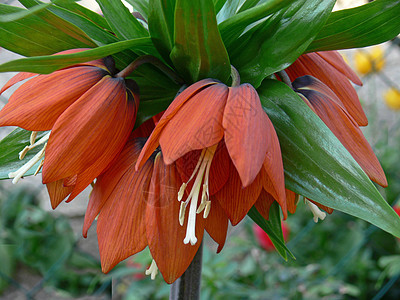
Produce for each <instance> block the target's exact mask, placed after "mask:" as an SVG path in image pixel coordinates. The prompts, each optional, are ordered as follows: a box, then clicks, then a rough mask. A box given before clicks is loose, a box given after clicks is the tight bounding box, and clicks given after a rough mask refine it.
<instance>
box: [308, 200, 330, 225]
mask: <svg viewBox="0 0 400 300" xmlns="http://www.w3.org/2000/svg"><path fill="white" fill-rule="evenodd" d="M304 202H305V203H306V204H307V205H308V207H309V208H310V210H311V212H312V213H313V215H314V217H313V220H314V222H315V223H318V219H321V221H323V220H324V219H325V217H326V213H324V212H323V211H321V210H320V209H319V208H318V206H316V205H315V204H314V203H312V202H310V201H308V200H307V199H304Z"/></svg>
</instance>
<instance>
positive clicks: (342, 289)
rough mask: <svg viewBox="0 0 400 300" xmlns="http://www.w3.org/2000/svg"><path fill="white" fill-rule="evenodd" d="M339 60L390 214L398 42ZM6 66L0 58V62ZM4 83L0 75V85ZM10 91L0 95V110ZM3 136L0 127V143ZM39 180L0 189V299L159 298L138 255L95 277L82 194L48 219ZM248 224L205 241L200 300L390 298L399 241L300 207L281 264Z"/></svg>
mask: <svg viewBox="0 0 400 300" xmlns="http://www.w3.org/2000/svg"><path fill="white" fill-rule="evenodd" d="M1 2H2V3H5V2H6V3H7V4H13V5H18V3H16V1H5V0H2V1H1ZM364 2H365V1H351V0H350V1H338V3H337V5H338V7H340V8H343V7H352V6H356V5H359V4H362V3H364ZM80 3H82V4H85V5H88V6H90V7H92V5H93V3H94V1H89V0H87V1H81V2H80ZM92 8H93V7H92ZM94 9H95V10H96V8H94ZM341 53H342V55H343V56H344V57H345V59H346V60H347V62H348V63H349V64H350V65H351V66H352V67H353V68H354V69H355V70H356V71H357V72H358V74H359V76H360V77H361V78H362V81H363V83H364V86H363V87H356V89H357V91H358V93H359V97H360V100H361V102H362V105H363V107H364V110H365V111H366V114H367V116H368V119H369V126H368V127H366V128H363V132H364V134H365V135H366V137H367V139H368V141H369V142H370V144H371V145H372V147H373V148H374V152H375V153H376V154H377V156H378V158H379V160H380V162H381V164H382V166H383V168H384V170H385V173H386V176H387V179H388V182H389V187H388V188H386V189H382V188H379V190H380V191H381V193H382V195H383V196H384V197H385V199H386V200H387V201H388V202H389V203H390V204H391V205H392V206H394V207H395V208H396V207H400V201H399V198H400V38H396V39H394V40H392V41H390V42H387V43H385V44H382V45H379V46H375V47H370V48H365V49H358V50H348V51H343V52H341ZM15 58H17V56H16V55H15V54H13V53H10V52H8V51H6V50H4V49H0V63H3V62H5V61H9V60H11V59H15ZM13 75H14V74H11V73H7V74H0V86H3V85H4V84H5V83H6V82H7V80H8V79H9V78H11V77H12V76H13ZM14 90H15V88H14V89H10V90H9V91H7V92H6V93H4V94H3V95H1V96H0V101H1V106H2V105H4V103H6V101H7V99H8V97H9V96H10V95H11V93H12V92H13V91H14ZM10 131H11V129H10V128H5V129H4V128H2V129H1V131H0V136H1V137H4V136H5V135H6V134H8V133H9V132H10ZM21 150H22V149H21ZM0 155H1V153H0ZM40 177H41V176H40V175H39V176H36V177H29V178H25V179H24V180H22V181H21V182H20V183H18V184H17V185H12V183H11V181H3V182H0V299H7V300H8V299H13V300H17V299H46V298H47V299H111V291H112V293H113V294H114V296H113V299H132V300H133V299H168V295H169V286H168V285H167V284H165V283H164V282H163V281H162V279H161V277H159V278H156V280H155V281H151V279H150V278H149V277H147V276H145V275H144V271H145V270H146V268H147V267H148V266H149V265H150V262H151V258H150V256H149V253H148V252H147V251H144V252H142V253H140V254H139V255H136V256H135V257H133V258H130V259H128V260H126V262H125V264H120V265H119V266H118V267H116V268H115V269H114V270H113V271H112V272H110V273H109V274H103V273H101V270H100V261H99V254H98V246H97V240H96V228H95V227H96V226H95V224H94V225H93V226H92V228H91V229H90V231H89V234H88V235H89V237H88V239H86V240H85V239H83V238H82V235H81V228H82V224H83V216H84V212H85V209H86V205H87V199H88V194H89V192H90V191H85V192H84V193H83V195H81V196H80V197H78V198H77V199H75V200H74V201H73V202H72V203H69V204H65V203H63V204H61V205H60V206H59V207H58V208H57V210H56V211H53V210H51V208H50V203H49V199H48V196H47V193H46V191H45V189H44V187H43V186H42V185H41V178H40ZM397 211H398V212H400V208H397ZM252 224H253V222H251V221H250V220H245V221H244V222H242V223H240V225H238V226H236V227H232V228H230V230H229V233H228V239H227V244H226V246H225V247H224V249H223V250H222V252H221V253H220V254H218V255H216V254H215V251H216V245H215V244H213V243H212V242H211V239H210V238H207V239H206V247H205V249H204V259H203V274H202V276H203V277H202V287H201V292H202V295H201V298H202V299H227V298H228V297H229V298H230V299H311V300H312V299H329V300H331V299H374V300H378V299H400V241H399V240H397V239H396V238H394V237H393V236H391V235H389V234H387V233H385V232H383V231H382V230H379V229H377V228H376V227H374V226H373V225H370V224H368V223H366V222H364V221H362V220H356V219H355V218H353V217H351V216H348V215H345V214H342V213H340V212H337V211H335V212H333V214H332V215H329V216H327V218H326V219H325V220H324V221H322V222H321V221H320V222H319V223H317V224H316V223H314V221H313V219H312V214H311V212H310V211H309V210H308V209H306V206H305V205H303V204H302V203H300V205H299V206H298V211H297V213H296V214H295V215H291V216H290V217H289V218H288V220H287V221H285V222H284V223H283V226H284V233H285V235H286V241H287V245H288V247H289V249H290V250H291V251H292V252H293V254H294V255H295V256H296V260H292V259H290V258H289V261H287V262H285V261H284V260H283V259H282V258H281V257H280V256H279V255H278V254H277V253H276V252H275V251H274V248H273V246H272V245H271V244H270V242H269V241H268V239H267V238H266V237H265V236H264V235H263V234H261V233H260V232H259V231H258V229H257V228H255V227H253V225H252Z"/></svg>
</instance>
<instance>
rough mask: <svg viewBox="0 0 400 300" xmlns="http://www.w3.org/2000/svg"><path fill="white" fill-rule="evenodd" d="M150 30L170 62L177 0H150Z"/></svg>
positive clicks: (163, 54)
mask: <svg viewBox="0 0 400 300" xmlns="http://www.w3.org/2000/svg"><path fill="white" fill-rule="evenodd" d="M149 5H150V12H149V31H150V36H151V40H152V41H153V43H154V45H155V46H156V47H157V49H158V52H160V54H161V55H162V57H163V58H164V59H165V60H166V61H167V62H170V58H169V54H170V53H171V50H172V47H173V45H174V18H175V0H150V4H149Z"/></svg>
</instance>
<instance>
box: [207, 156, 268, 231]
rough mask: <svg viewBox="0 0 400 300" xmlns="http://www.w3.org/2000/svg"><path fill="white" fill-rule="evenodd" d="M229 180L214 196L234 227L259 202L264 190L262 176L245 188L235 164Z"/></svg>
mask: <svg viewBox="0 0 400 300" xmlns="http://www.w3.org/2000/svg"><path fill="white" fill-rule="evenodd" d="M229 173H230V175H229V178H228V181H227V182H226V184H225V185H224V187H223V188H222V189H221V190H220V191H219V192H218V193H216V194H215V195H214V198H215V199H216V200H218V202H219V204H220V205H221V207H222V208H223V209H224V211H225V213H226V215H227V216H228V218H229V220H230V221H231V223H232V225H236V224H238V223H239V222H240V221H241V220H242V219H243V218H244V217H245V216H246V214H247V213H248V211H249V210H250V208H251V207H252V206H253V205H254V203H255V202H256V201H257V199H258V196H259V195H260V193H261V190H262V183H261V175H260V176H257V177H256V179H255V180H254V181H253V183H252V184H250V185H249V186H248V187H246V188H243V187H242V183H241V180H240V177H239V174H238V172H237V171H236V169H235V167H234V166H233V164H231V166H230V168H229Z"/></svg>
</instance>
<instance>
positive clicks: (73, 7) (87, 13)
mask: <svg viewBox="0 0 400 300" xmlns="http://www.w3.org/2000/svg"><path fill="white" fill-rule="evenodd" d="M57 6H59V7H62V8H64V9H68V10H69V11H71V12H74V13H76V14H79V15H81V16H82V17H85V18H87V19H89V20H90V21H92V22H93V23H95V24H97V25H98V26H100V27H102V28H104V29H107V30H109V31H111V27H110V25H109V24H108V23H107V21H106V19H104V17H103V16H101V15H99V14H98V13H96V12H94V11H92V10H90V9H88V8H86V7H83V6H82V5H79V4H78V3H75V2H57Z"/></svg>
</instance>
